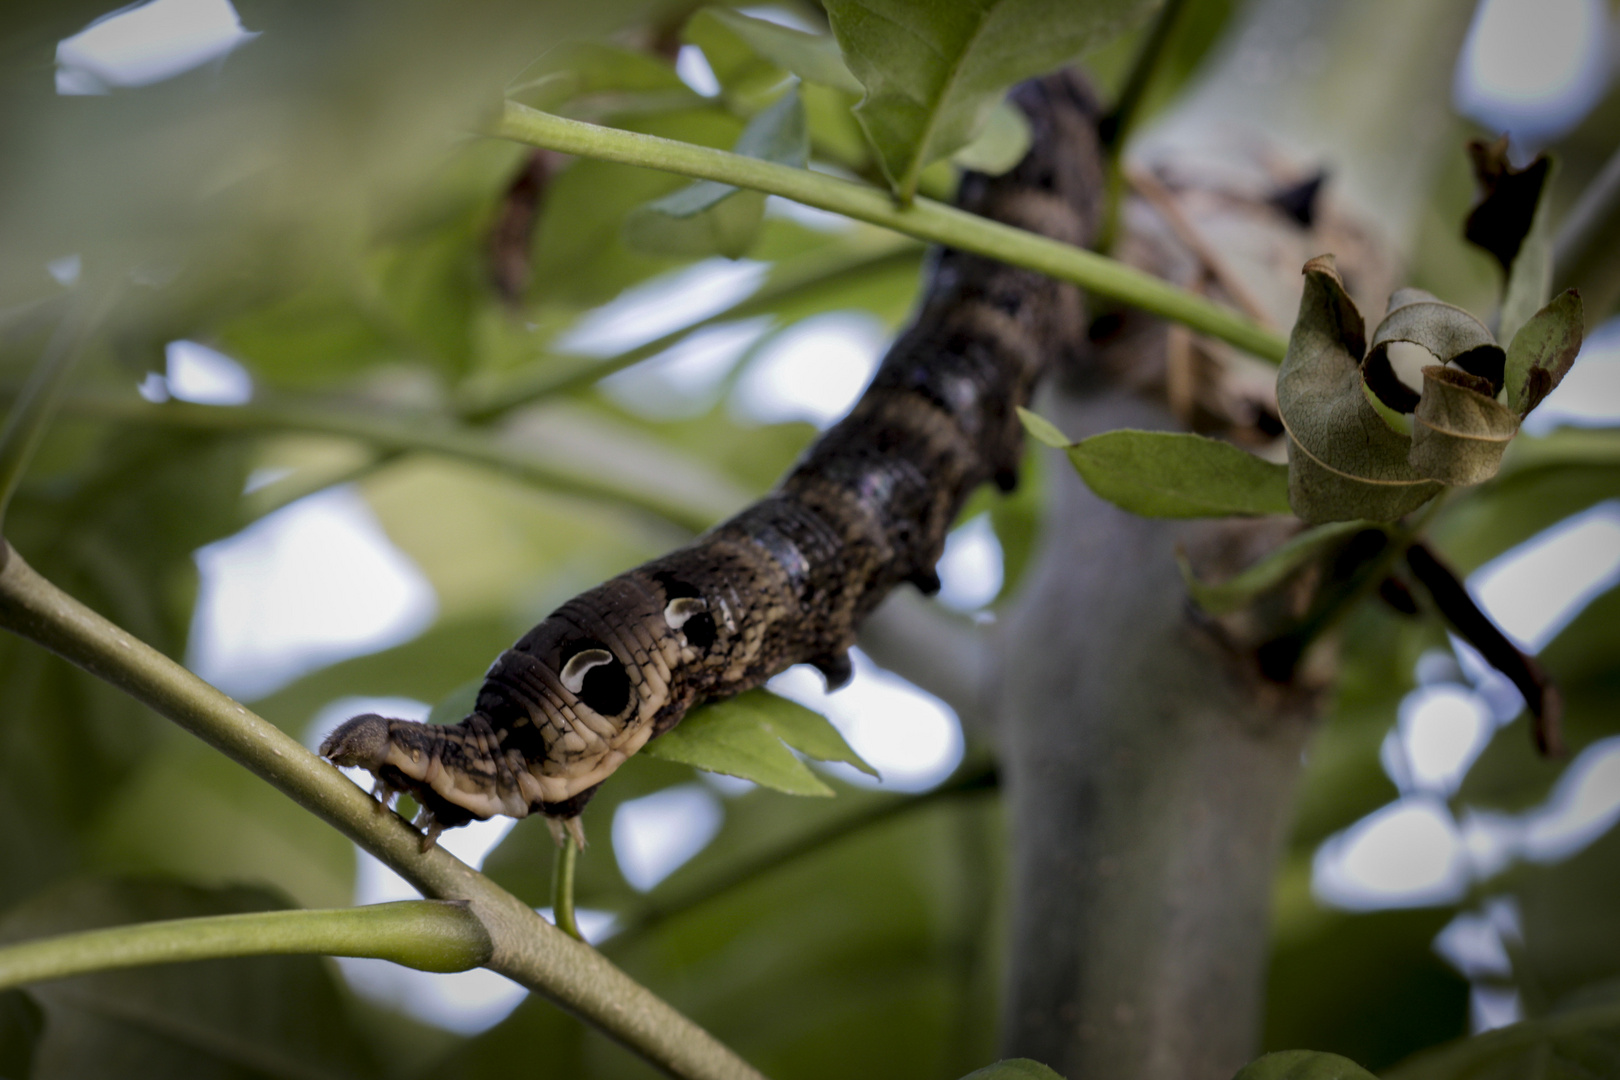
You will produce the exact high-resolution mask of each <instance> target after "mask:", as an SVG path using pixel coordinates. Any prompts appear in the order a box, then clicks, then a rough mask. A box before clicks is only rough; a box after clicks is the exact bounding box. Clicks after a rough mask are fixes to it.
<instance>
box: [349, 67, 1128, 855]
mask: <svg viewBox="0 0 1620 1080" xmlns="http://www.w3.org/2000/svg"><path fill="white" fill-rule="evenodd" d="M1013 100H1014V102H1015V103H1016V104H1018V105H1019V106H1020V107H1021V108H1022V109H1023V110H1024V112H1025V113H1026V114H1027V115H1028V116H1029V119H1030V125H1031V128H1032V130H1033V135H1034V139H1033V143H1032V147H1031V149H1030V151H1029V153H1028V155H1027V156H1026V157H1025V158H1024V160H1023V161H1022V162H1020V163H1019V164H1018V165H1017V166H1016V167H1015V168H1014V169H1013V170H1012V171H1011V172H1008V173H1006V174H1005V175H1003V176H1000V177H987V176H983V175H980V174H975V173H969V174H967V175H966V176H964V177H963V179H962V182H961V187H960V190H959V193H958V196H957V204H958V205H959V206H961V207H963V208H965V209H968V210H971V211H973V212H975V213H978V214H981V215H983V216H985V217H989V218H992V219H995V220H998V221H1003V222H1006V223H1009V224H1013V225H1017V226H1020V227H1022V228H1025V229H1029V230H1032V231H1034V232H1038V233H1042V234H1044V235H1046V236H1050V237H1053V238H1055V239H1058V240H1062V241H1065V242H1067V243H1071V244H1084V243H1086V242H1087V240H1088V239H1089V238H1090V236H1091V233H1092V228H1093V225H1094V224H1095V222H1096V220H1097V218H1098V208H1099V205H1100V196H1101V192H1102V189H1103V181H1102V171H1101V167H1100V164H1099V152H1098V147H1097V139H1096V123H1097V107H1096V105H1095V103H1094V101H1093V99H1092V97H1091V95H1090V93H1089V92H1088V91H1087V90H1086V89H1085V87H1084V86H1083V85H1082V84H1081V83H1080V82H1079V81H1078V79H1077V78H1076V77H1074V76H1072V75H1069V74H1066V73H1065V74H1058V75H1054V76H1051V77H1048V78H1046V79H1041V80H1036V81H1032V82H1029V83H1025V84H1023V85H1022V86H1020V87H1019V88H1018V89H1017V90H1015V91H1014V93H1013ZM1082 326H1083V323H1082V313H1081V301H1080V295H1079V292H1078V290H1076V289H1075V288H1074V287H1073V286H1070V285H1065V284H1062V283H1059V282H1057V281H1054V280H1052V279H1051V278H1048V277H1045V276H1044V275H1041V274H1037V273H1035V272H1033V271H1029V270H1020V269H1016V268H1013V267H1009V266H1006V265H1004V264H1002V263H999V262H996V261H994V260H991V259H986V258H982V257H980V256H976V255H968V254H964V253H962V252H958V251H954V250H945V251H940V252H938V253H937V254H936V255H935V257H934V259H933V265H932V268H931V273H930V277H929V282H928V288H927V292H926V295H925V298H924V302H923V306H922V310H921V312H920V313H919V314H918V316H917V318H916V320H915V321H914V322H913V324H912V325H911V327H910V328H909V329H908V330H907V331H906V333H904V334H903V335H902V336H901V337H900V338H899V340H898V341H896V342H895V344H894V346H893V347H892V348H891V349H890V350H889V353H888V355H887V356H886V357H885V358H884V360H883V362H882V364H881V365H880V366H879V368H878V370H877V373H876V375H875V376H874V377H873V381H872V384H871V385H870V386H869V387H868V388H867V390H866V392H865V393H864V394H863V395H862V397H861V399H860V400H859V401H858V402H857V403H856V405H855V407H854V409H853V410H851V412H850V414H849V415H848V416H847V417H845V418H844V420H842V421H841V422H840V423H838V424H837V425H836V426H835V427H833V428H832V429H831V430H829V431H828V432H827V433H826V434H825V435H823V436H822V437H821V439H820V440H818V441H817V442H816V443H815V444H814V445H813V446H811V447H810V449H809V450H808V451H807V452H806V453H805V455H804V457H803V458H802V459H801V460H800V461H799V463H798V464H797V465H796V466H794V468H793V469H792V470H791V471H790V472H789V473H788V475H787V477H786V478H784V479H783V481H782V482H781V484H780V485H779V486H778V487H777V488H776V489H775V490H774V491H772V492H771V493H770V494H769V495H767V496H765V497H764V498H763V499H761V500H760V501H759V502H757V503H755V504H754V505H752V506H750V507H749V508H748V509H746V510H744V511H743V512H742V513H740V514H738V515H737V516H736V517H734V518H732V519H731V520H729V521H726V522H723V523H721V524H719V525H716V526H715V527H714V528H712V529H710V530H709V531H708V532H706V533H704V534H703V535H702V536H700V537H699V538H698V539H697V540H695V541H694V542H693V543H692V544H691V545H689V546H687V547H684V548H681V549H680V550H678V551H674V552H671V553H670V554H668V555H665V556H663V557H662V558H659V559H655V560H654V561H652V562H650V563H647V564H645V565H643V566H640V567H637V568H636V569H634V570H631V571H629V572H628V573H625V574H621V575H619V576H618V577H616V578H614V579H612V580H611V581H608V582H606V583H605V584H603V585H600V586H598V587H597V588H594V589H591V590H590V591H588V592H585V593H582V594H581V595H579V596H577V597H575V598H574V599H572V600H570V601H569V602H568V603H566V604H564V605H563V606H562V607H560V608H558V609H557V610H556V611H555V612H553V613H552V614H551V615H550V616H548V617H547V618H546V620H545V621H544V622H542V623H540V625H538V626H536V627H535V628H534V629H533V630H531V631H529V632H528V633H527V634H525V635H524V636H523V638H522V639H521V640H519V641H518V642H517V644H516V645H514V646H512V648H511V649H509V650H507V651H506V652H505V653H502V654H501V656H500V657H499V658H498V659H497V660H496V661H495V663H494V665H493V666H491V667H490V669H489V672H488V674H487V675H486V677H485V681H484V685H483V688H482V689H481V690H480V692H479V695H478V699H477V702H476V705H475V707H474V710H473V712H472V714H471V715H470V716H468V717H467V718H466V719H464V720H462V721H461V722H460V723H458V724H454V725H430V724H420V723H415V722H411V721H406V720H390V719H386V718H384V717H381V716H376V715H366V716H357V717H355V718H353V719H352V720H349V721H347V722H345V723H344V724H343V725H341V726H340V727H339V728H338V729H337V730H335V731H334V732H333V733H332V734H331V735H330V736H329V737H328V738H327V739H326V741H325V742H324V743H323V744H322V745H321V753H322V755H324V756H325V757H327V758H330V759H331V760H332V761H333V762H335V763H337V764H339V765H345V766H350V765H359V766H362V767H364V768H366V769H368V770H370V771H371V772H372V773H373V774H374V775H375V776H376V778H377V790H378V792H379V794H381V795H382V796H383V797H384V799H385V800H386V798H387V796H388V795H389V794H391V793H392V792H395V791H408V792H410V793H411V795H412V796H413V797H414V798H415V799H416V801H417V802H418V803H419V804H420V806H421V807H422V814H421V816H420V817H419V818H418V824H419V825H422V826H423V827H424V828H425V830H426V836H425V839H424V846H427V845H430V844H432V842H433V840H434V838H435V837H437V835H438V834H439V832H440V831H441V830H443V829H446V828H452V827H454V826H457V825H463V824H465V823H467V822H468V821H470V820H472V819H474V818H477V819H484V818H488V817H490V816H491V815H494V814H508V815H511V816H512V817H524V816H526V815H528V814H531V813H541V814H544V815H546V817H547V819H548V821H549V823H550V824H551V826H552V829H553V832H554V833H555V834H556V835H557V837H558V839H559V842H560V841H561V839H562V835H563V829H564V828H566V829H568V830H569V831H570V832H571V833H572V834H573V836H574V837H575V838H576V839H578V840H580V841H581V842H582V841H583V836H582V833H581V830H580V827H579V813H580V810H581V809H582V808H583V807H584V806H585V803H586V802H587V801H588V800H589V799H590V797H591V795H592V794H593V793H594V792H595V790H596V788H597V786H598V785H599V784H601V782H602V781H603V780H605V779H606V778H607V777H608V775H609V774H610V773H612V772H613V770H614V769H616V768H617V767H618V766H619V765H620V764H621V763H622V762H623V761H624V760H625V759H626V758H628V757H629V756H630V755H631V754H634V753H635V752H636V751H637V750H639V749H641V747H642V746H643V745H644V744H645V743H646V742H647V740H648V739H651V738H655V737H657V736H658V735H660V734H662V733H663V732H665V731H667V730H669V729H670V728H671V727H673V726H675V724H677V723H679V722H680V720H681V717H683V716H684V715H685V714H686V712H687V710H688V709H690V708H691V707H692V706H693V705H694V704H697V703H698V702H700V701H705V700H714V699H718V698H724V697H728V696H730V695H732V694H737V693H741V692H742V691H744V690H748V689H751V688H753V687H756V686H759V685H760V684H761V683H763V682H765V680H766V679H768V678H770V677H771V676H772V675H774V674H776V673H777V672H779V671H782V670H783V669H785V668H787V667H789V666H790V665H793V664H797V663H805V662H807V663H810V664H813V665H815V666H816V667H817V668H819V669H820V670H821V672H822V673H823V674H824V675H825V676H826V679H827V685H828V687H829V688H837V687H839V686H842V685H843V684H844V682H846V681H847V680H848V678H849V675H850V661H849V655H848V650H849V647H850V646H851V645H852V644H854V642H855V633H856V629H857V627H858V626H859V625H860V622H861V620H862V619H863V618H864V617H865V616H866V615H867V613H868V612H870V611H871V610H872V609H873V608H874V607H876V606H877V604H878V603H879V601H881V600H882V599H883V598H884V596H886V595H887V594H888V592H889V590H890V589H892V588H893V587H894V586H895V585H897V584H899V583H900V582H902V581H910V582H912V583H913V584H915V585H916V586H917V587H919V588H920V589H922V590H923V591H924V592H927V593H932V592H934V591H936V590H937V589H938V588H939V578H938V577H937V576H936V574H935V572H934V565H935V563H936V562H937V561H938V559H939V556H940V552H941V551H942V549H943V547H944V543H945V534H946V532H947V530H948V529H949V528H950V525H951V522H952V520H953V519H954V518H955V517H956V515H957V513H958V511H959V510H960V509H961V507H962V503H963V502H964V500H965V499H966V498H967V496H968V494H969V493H970V492H971V491H972V490H973V489H974V488H975V487H977V486H978V485H979V484H980V483H982V482H984V481H986V480H992V479H993V480H994V481H995V482H996V483H997V484H998V485H999V486H1000V487H1001V488H1002V490H1011V489H1012V487H1013V486H1014V484H1015V483H1016V480H1017V469H1018V462H1019V458H1020V455H1021V453H1022V448H1023V434H1022V430H1021V427H1020V424H1019V421H1018V417H1017V411H1016V408H1015V407H1016V406H1018V405H1022V404H1025V403H1026V402H1028V400H1029V396H1030V393H1031V391H1032V389H1033V387H1034V385H1035V383H1036V381H1037V380H1038V379H1039V378H1040V376H1041V375H1042V374H1043V373H1044V372H1045V371H1046V370H1047V368H1048V367H1049V366H1050V365H1051V363H1052V361H1053V360H1054V358H1055V357H1056V355H1057V354H1058V353H1059V352H1060V351H1061V350H1062V349H1063V348H1064V347H1065V345H1066V344H1067V343H1069V342H1073V341H1077V340H1079V336H1080V334H1081V332H1082Z"/></svg>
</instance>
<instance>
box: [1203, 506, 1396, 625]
mask: <svg viewBox="0 0 1620 1080" xmlns="http://www.w3.org/2000/svg"><path fill="white" fill-rule="evenodd" d="M1365 528H1367V523H1366V522H1364V521H1341V522H1336V523H1334V524H1332V525H1318V526H1317V527H1316V528H1314V529H1306V530H1305V531H1304V532H1302V533H1300V534H1299V535H1297V536H1295V537H1293V538H1292V539H1290V540H1289V541H1288V542H1287V543H1285V544H1283V545H1282V546H1281V547H1279V548H1277V549H1276V550H1275V551H1273V552H1271V553H1270V554H1268V555H1267V556H1266V557H1265V558H1263V559H1261V560H1260V561H1259V562H1257V563H1255V564H1254V565H1253V566H1250V567H1247V568H1246V569H1244V570H1243V571H1242V572H1240V573H1238V574H1237V575H1235V576H1234V577H1231V578H1228V579H1227V580H1225V581H1223V582H1220V583H1219V584H1216V585H1209V584H1206V583H1204V582H1202V581H1199V580H1198V578H1197V577H1195V576H1194V575H1193V571H1192V567H1191V566H1190V565H1189V564H1188V562H1187V560H1186V559H1185V558H1184V557H1183V556H1182V555H1181V554H1180V553H1179V552H1178V553H1177V555H1176V562H1177V563H1179V564H1180V566H1181V576H1182V579H1183V580H1185V581H1186V582H1187V592H1188V594H1189V595H1190V596H1191V597H1192V598H1193V600H1194V602H1196V603H1197V604H1198V606H1199V607H1201V608H1203V609H1204V610H1205V611H1207V612H1208V613H1209V614H1211V615H1227V614H1230V613H1231V612H1234V611H1237V610H1238V609H1239V608H1242V607H1244V606H1246V605H1247V604H1249V603H1250V602H1251V601H1252V600H1254V599H1255V598H1256V597H1258V596H1259V595H1260V594H1261V593H1264V592H1266V591H1267V590H1270V589H1273V588H1276V587H1277V586H1278V585H1280V584H1282V582H1283V581H1285V580H1286V579H1287V578H1288V577H1289V575H1291V574H1292V573H1293V572H1294V571H1295V570H1298V569H1299V568H1300V567H1302V566H1304V565H1305V564H1306V563H1308V562H1310V561H1311V560H1313V559H1315V558H1316V557H1318V556H1319V555H1320V554H1321V553H1322V552H1323V551H1325V550H1326V549H1327V548H1330V547H1332V546H1333V545H1334V544H1336V543H1338V542H1339V541H1340V540H1343V539H1344V538H1345V537H1347V536H1352V535H1354V534H1355V533H1358V532H1360V531H1361V530H1362V529H1365Z"/></svg>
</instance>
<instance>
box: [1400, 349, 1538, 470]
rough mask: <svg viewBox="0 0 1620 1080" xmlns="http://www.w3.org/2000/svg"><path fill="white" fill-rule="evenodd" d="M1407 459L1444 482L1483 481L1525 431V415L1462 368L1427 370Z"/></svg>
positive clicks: (1429, 368) (1434, 365) (1424, 372)
mask: <svg viewBox="0 0 1620 1080" xmlns="http://www.w3.org/2000/svg"><path fill="white" fill-rule="evenodd" d="M1412 419H1413V424H1412V452H1411V453H1410V454H1408V455H1407V459H1406V460H1407V462H1408V463H1409V464H1410V465H1411V466H1412V468H1414V469H1416V470H1417V471H1418V472H1420V473H1422V474H1423V475H1424V476H1427V477H1429V478H1430V479H1433V480H1439V481H1440V482H1441V483H1443V484H1454V485H1463V484H1478V483H1480V482H1482V481H1485V480H1489V479H1490V478H1491V477H1493V476H1495V475H1496V472H1497V470H1498V469H1500V468H1501V466H1502V453H1503V451H1505V450H1506V449H1507V445H1508V443H1509V442H1511V441H1512V439H1513V436H1515V435H1517V434H1518V433H1519V418H1518V417H1517V416H1515V415H1514V414H1513V413H1512V412H1511V411H1510V410H1509V409H1508V408H1507V406H1505V405H1503V404H1502V403H1501V402H1499V401H1497V400H1496V398H1495V397H1494V396H1493V394H1492V389H1491V384H1490V383H1489V382H1488V381H1486V380H1485V379H1481V378H1478V377H1476V376H1473V375H1470V374H1468V373H1467V372H1466V371H1458V370H1457V369H1456V368H1448V367H1440V366H1439V365H1438V364H1431V365H1429V366H1428V367H1426V368H1424V369H1423V398H1422V400H1421V401H1419V402H1418V407H1417V412H1416V413H1414V414H1413V417H1412Z"/></svg>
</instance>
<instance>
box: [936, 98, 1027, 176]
mask: <svg viewBox="0 0 1620 1080" xmlns="http://www.w3.org/2000/svg"><path fill="white" fill-rule="evenodd" d="M1030 138H1031V135H1030V130H1029V121H1028V120H1027V119H1025V117H1024V114H1023V113H1022V112H1021V111H1019V109H1018V108H1017V107H1016V106H1014V105H1013V103H1012V102H1010V101H1007V100H1005V99H1003V100H1002V101H1000V102H998V103H997V105H996V107H995V108H994V109H992V110H990V118H989V119H988V120H987V121H985V125H984V130H983V131H982V132H980V133H979V137H978V138H977V139H974V140H973V141H972V142H970V143H968V144H967V145H966V146H964V147H962V149H960V150H958V151H957V152H956V153H954V154H952V155H951V160H952V161H953V162H955V163H956V164H958V165H960V166H961V167H962V168H964V169H973V170H974V171H975V172H982V173H985V174H986V175H988V176H1000V175H1001V174H1002V173H1004V172H1006V171H1007V170H1008V169H1010V168H1012V167H1013V166H1014V165H1016V164H1018V163H1019V162H1020V161H1022V160H1024V155H1025V154H1026V153H1028V152H1029V140H1030Z"/></svg>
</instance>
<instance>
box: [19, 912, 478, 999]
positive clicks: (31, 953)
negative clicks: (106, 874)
mask: <svg viewBox="0 0 1620 1080" xmlns="http://www.w3.org/2000/svg"><path fill="white" fill-rule="evenodd" d="M492 949H493V946H492V944H491V943H490V940H489V933H488V931H486V930H485V929H484V924H483V923H481V922H479V921H478V917H477V916H476V915H474V914H473V913H472V912H471V911H470V910H469V909H468V907H467V905H466V904H465V903H452V902H446V901H443V900H407V901H403V902H401V903H394V904H373V905H370V906H367V907H357V908H339V909H336V910H329V911H255V912H250V913H247V914H243V915H215V916H210V917H207V918H200V919H171V920H168V921H165V922H153V923H140V924H137V925H135V926H114V927H109V928H107V929H105V930H89V931H86V932H84V933H79V934H64V935H62V936H61V937H52V938H44V939H42V940H38V941H25V942H22V943H21V944H17V945H11V946H9V947H7V948H3V949H0V990H9V989H11V988H12V987H14V986H23V985H25V984H27V983H35V982H43V981H45V980H47V979H62V978H66V977H67V976H69V975H83V974H85V973H86V972H91V971H111V970H113V969H115V968H129V967H142V966H144V965H147V964H175V963H179V962H181V961H185V960H217V959H220V958H222V957H231V956H286V955H299V954H302V955H319V956H365V957H372V958H375V959H378V960H392V961H393V962H394V963H396V964H403V965H405V966H406V967H410V968H415V969H417V970H418V971H466V970H467V969H468V968H475V967H478V966H479V965H480V964H482V963H484V962H485V961H486V960H488V959H489V957H490V952H491V951H492Z"/></svg>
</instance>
